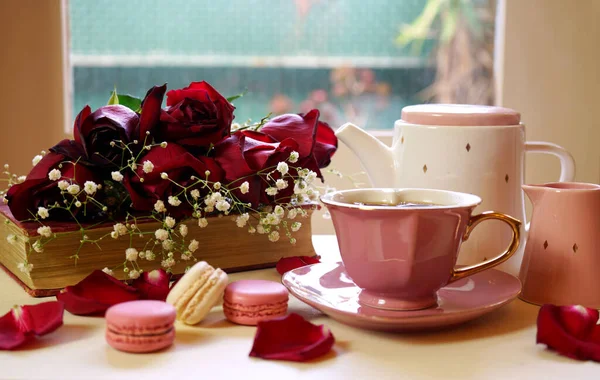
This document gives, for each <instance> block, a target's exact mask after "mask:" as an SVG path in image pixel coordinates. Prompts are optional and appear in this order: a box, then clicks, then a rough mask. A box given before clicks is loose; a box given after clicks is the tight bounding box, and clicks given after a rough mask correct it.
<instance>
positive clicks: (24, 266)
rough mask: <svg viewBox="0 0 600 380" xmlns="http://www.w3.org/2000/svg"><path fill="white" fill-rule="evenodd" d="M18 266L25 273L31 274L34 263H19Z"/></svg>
mask: <svg viewBox="0 0 600 380" xmlns="http://www.w3.org/2000/svg"><path fill="white" fill-rule="evenodd" d="M17 268H19V270H20V271H21V272H23V273H26V274H29V273H31V271H32V269H33V264H28V263H19V264H18V265H17Z"/></svg>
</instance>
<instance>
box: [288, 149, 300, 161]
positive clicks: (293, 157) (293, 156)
mask: <svg viewBox="0 0 600 380" xmlns="http://www.w3.org/2000/svg"><path fill="white" fill-rule="evenodd" d="M298 158H300V154H298V152H296V151H293V152H292V153H290V158H288V161H289V162H291V163H292V164H294V163H296V162H298Z"/></svg>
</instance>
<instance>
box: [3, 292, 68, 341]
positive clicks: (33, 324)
mask: <svg viewBox="0 0 600 380" xmlns="http://www.w3.org/2000/svg"><path fill="white" fill-rule="evenodd" d="M63 312H64V305H63V304H62V302H56V301H51V302H44V303H40V304H37V305H26V306H16V307H14V308H12V309H11V310H10V311H9V312H8V313H6V314H5V315H4V316H3V317H2V318H0V350H12V349H14V348H17V347H19V346H20V345H22V344H23V343H25V342H27V341H28V340H29V339H30V337H31V336H33V335H38V336H39V335H45V334H48V333H51V332H52V331H54V330H56V329H57V328H59V327H60V326H62V324H63Z"/></svg>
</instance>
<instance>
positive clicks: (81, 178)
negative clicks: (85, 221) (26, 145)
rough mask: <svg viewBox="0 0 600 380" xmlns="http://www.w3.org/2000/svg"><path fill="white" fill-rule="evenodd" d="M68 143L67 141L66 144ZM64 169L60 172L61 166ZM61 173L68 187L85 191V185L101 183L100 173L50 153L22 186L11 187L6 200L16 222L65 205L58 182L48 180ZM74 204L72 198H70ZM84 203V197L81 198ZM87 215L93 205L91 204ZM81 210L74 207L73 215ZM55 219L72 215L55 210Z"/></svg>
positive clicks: (52, 214) (51, 214)
mask: <svg viewBox="0 0 600 380" xmlns="http://www.w3.org/2000/svg"><path fill="white" fill-rule="evenodd" d="M67 141H68V140H67ZM60 164H62V167H61V168H59V165H60ZM53 169H58V170H60V172H61V178H60V179H59V180H66V181H68V182H69V183H73V184H77V185H79V187H80V188H81V189H83V187H84V184H85V182H86V181H93V182H95V183H97V184H99V183H101V179H100V178H99V177H98V175H97V173H95V172H94V171H93V170H91V169H89V168H88V167H86V166H84V165H81V164H74V163H73V162H71V161H69V159H68V158H67V157H65V156H63V155H62V154H57V153H53V152H50V153H48V154H46V155H45V156H44V158H42V160H41V161H40V162H39V163H38V164H37V165H36V166H35V167H34V168H33V169H31V172H29V174H28V175H27V178H26V179H25V181H24V182H23V183H20V184H17V185H14V186H12V187H11V188H10V189H9V190H8V193H7V194H6V198H7V199H8V206H9V208H10V211H11V212H12V214H13V215H14V217H15V218H17V220H25V219H31V218H33V216H34V215H35V214H36V212H37V210H38V207H46V208H49V207H50V206H51V205H54V204H55V203H56V202H59V203H61V204H62V203H63V200H64V198H63V196H62V195H61V193H60V189H59V188H58V181H59V180H56V181H53V180H51V179H50V178H49V177H48V174H49V173H50V171H51V170H53ZM67 199H69V200H71V199H72V198H70V197H68V198H67ZM81 200H82V201H83V200H85V196H82V199H81ZM87 207H88V209H87V211H90V207H93V204H91V203H88V205H87ZM79 210H81V209H80V208H76V207H73V208H72V211H73V212H77V211H79ZM50 217H51V218H52V219H70V218H71V215H70V214H68V213H67V212H66V211H64V210H59V209H57V210H53V211H52V212H51V213H50Z"/></svg>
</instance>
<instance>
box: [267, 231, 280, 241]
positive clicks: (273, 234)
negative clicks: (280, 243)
mask: <svg viewBox="0 0 600 380" xmlns="http://www.w3.org/2000/svg"><path fill="white" fill-rule="evenodd" d="M269 240H271V241H272V242H273V243H274V242H276V241H277V240H279V232H278V231H271V233H270V234H269Z"/></svg>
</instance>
